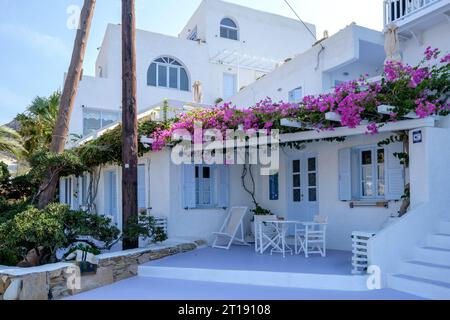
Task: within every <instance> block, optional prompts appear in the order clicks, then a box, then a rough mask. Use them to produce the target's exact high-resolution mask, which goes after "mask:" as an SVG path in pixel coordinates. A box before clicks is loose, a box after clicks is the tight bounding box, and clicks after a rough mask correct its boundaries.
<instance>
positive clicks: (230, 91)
mask: <svg viewBox="0 0 450 320" xmlns="http://www.w3.org/2000/svg"><path fill="white" fill-rule="evenodd" d="M236 87H237V84H236V75H235V74H231V73H224V74H223V99H224V100H227V99H229V98H231V97H232V96H234V95H235V94H236V92H237V88H236Z"/></svg>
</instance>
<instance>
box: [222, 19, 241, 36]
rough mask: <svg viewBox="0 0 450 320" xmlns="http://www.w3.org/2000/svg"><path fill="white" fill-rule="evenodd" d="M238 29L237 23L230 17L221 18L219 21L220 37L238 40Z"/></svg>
mask: <svg viewBox="0 0 450 320" xmlns="http://www.w3.org/2000/svg"><path fill="white" fill-rule="evenodd" d="M238 32H239V29H238V26H237V24H236V23H235V22H234V21H233V20H231V19H230V18H223V19H222V21H220V37H221V38H226V39H231V40H238V39H239V35H238Z"/></svg>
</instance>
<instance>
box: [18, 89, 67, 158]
mask: <svg viewBox="0 0 450 320" xmlns="http://www.w3.org/2000/svg"><path fill="white" fill-rule="evenodd" d="M60 97H61V93H60V92H58V91H57V92H55V93H53V94H52V95H51V96H49V97H36V98H35V99H34V100H33V101H32V102H31V105H30V106H29V107H28V108H27V110H26V111H25V112H24V113H22V114H19V115H17V117H16V121H17V122H18V123H19V130H18V133H19V134H20V136H21V137H22V138H23V140H24V148H25V150H26V152H27V155H28V156H31V155H33V154H34V153H35V152H37V151H39V150H46V149H48V147H49V145H50V143H51V141H52V134H53V128H54V127H55V122H56V118H57V116H58V110H59V102H60Z"/></svg>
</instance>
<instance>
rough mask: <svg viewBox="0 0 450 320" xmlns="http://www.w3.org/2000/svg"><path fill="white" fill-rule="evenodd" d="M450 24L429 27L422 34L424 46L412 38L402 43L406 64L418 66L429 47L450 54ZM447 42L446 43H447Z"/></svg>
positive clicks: (443, 23) (444, 23)
mask: <svg viewBox="0 0 450 320" xmlns="http://www.w3.org/2000/svg"><path fill="white" fill-rule="evenodd" d="M449 33H450V28H449V23H448V22H447V21H445V22H442V23H440V24H437V25H434V26H432V27H429V28H427V29H425V30H423V32H421V33H420V35H419V36H420V37H421V41H422V44H420V43H418V42H417V40H416V39H414V38H412V37H411V38H410V39H407V40H403V41H402V42H401V53H402V56H403V61H404V62H405V63H408V64H411V65H416V64H417V63H419V62H420V61H421V60H422V59H423V53H424V52H425V49H426V48H427V47H428V46H431V47H432V48H439V49H440V50H441V51H442V52H443V53H444V54H445V53H449V52H450V39H449ZM445 40H446V41H445Z"/></svg>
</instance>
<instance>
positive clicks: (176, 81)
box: [147, 57, 189, 91]
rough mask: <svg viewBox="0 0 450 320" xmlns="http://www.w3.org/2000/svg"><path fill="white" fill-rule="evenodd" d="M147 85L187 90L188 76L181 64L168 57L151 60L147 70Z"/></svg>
mask: <svg viewBox="0 0 450 320" xmlns="http://www.w3.org/2000/svg"><path fill="white" fill-rule="evenodd" d="M147 85H149V86H153V87H164V88H171V89H177V90H182V91H189V77H188V74H187V71H186V68H185V67H183V65H182V64H181V63H180V62H179V61H177V60H175V59H173V58H169V57H161V58H158V59H156V60H154V61H153V62H152V64H151V65H150V67H149V68H148V72H147Z"/></svg>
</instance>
